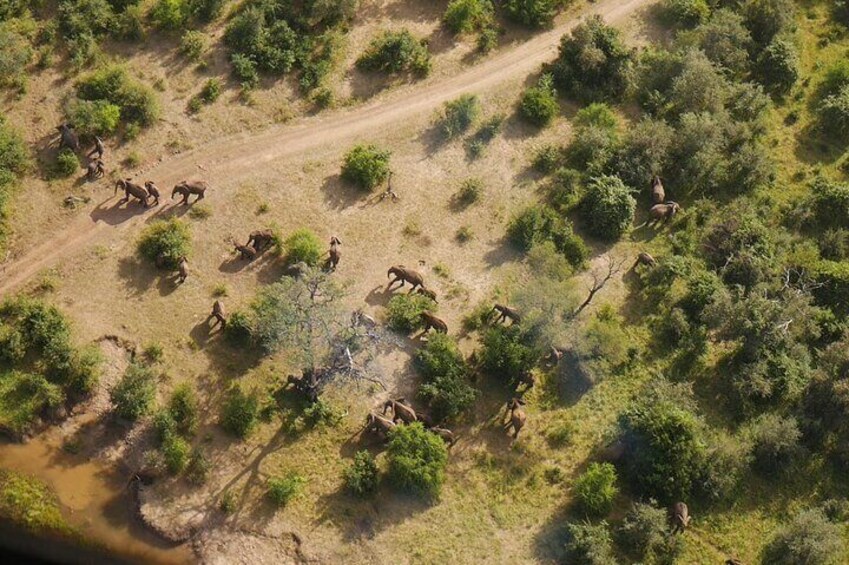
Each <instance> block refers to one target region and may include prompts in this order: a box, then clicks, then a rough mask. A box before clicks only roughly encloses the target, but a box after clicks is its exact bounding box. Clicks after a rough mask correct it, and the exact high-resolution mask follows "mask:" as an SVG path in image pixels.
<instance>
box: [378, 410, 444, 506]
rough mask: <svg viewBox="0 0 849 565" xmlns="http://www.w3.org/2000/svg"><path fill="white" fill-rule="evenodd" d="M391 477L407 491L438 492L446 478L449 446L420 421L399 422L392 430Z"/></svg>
mask: <svg viewBox="0 0 849 565" xmlns="http://www.w3.org/2000/svg"><path fill="white" fill-rule="evenodd" d="M387 458H388V462H389V468H388V477H389V480H390V481H392V483H394V484H395V485H396V486H397V487H399V488H401V489H402V490H405V491H410V492H414V493H417V494H422V495H427V496H430V497H437V496H439V491H440V490H441V489H442V483H443V482H444V481H445V466H446V465H447V464H448V449H447V448H446V447H445V442H444V441H443V440H442V438H440V437H439V436H438V435H436V434H434V433H432V432H429V431H428V430H426V429H424V427H423V426H422V425H421V423H420V422H414V423H412V424H409V425H406V426H396V427H395V428H393V429H392V431H390V432H389V447H388V449H387Z"/></svg>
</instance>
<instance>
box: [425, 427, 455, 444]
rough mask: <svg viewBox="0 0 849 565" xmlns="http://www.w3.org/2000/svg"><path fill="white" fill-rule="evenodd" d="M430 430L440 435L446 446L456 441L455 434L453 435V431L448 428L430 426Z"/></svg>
mask: <svg viewBox="0 0 849 565" xmlns="http://www.w3.org/2000/svg"><path fill="white" fill-rule="evenodd" d="M430 431H432V432H433V433H435V434H436V435H438V436H439V437H441V438H442V440H443V441H444V442H445V443H447V444H448V447H452V446H453V445H454V444H455V443H457V436H455V435H454V432H452V431H451V430H449V429H448V428H438V427H435V426H434V427H432V428H430Z"/></svg>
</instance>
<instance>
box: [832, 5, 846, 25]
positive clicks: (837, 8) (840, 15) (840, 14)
mask: <svg viewBox="0 0 849 565" xmlns="http://www.w3.org/2000/svg"><path fill="white" fill-rule="evenodd" d="M833 13H834V18H835V19H836V20H837V21H839V22H841V23H842V24H843V25H849V1H847V0H835V2H834V8H833Z"/></svg>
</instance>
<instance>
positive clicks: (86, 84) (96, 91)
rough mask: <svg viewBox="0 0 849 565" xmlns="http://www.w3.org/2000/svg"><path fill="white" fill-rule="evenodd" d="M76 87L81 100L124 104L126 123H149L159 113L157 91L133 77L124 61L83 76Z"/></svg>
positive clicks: (147, 124) (119, 105)
mask: <svg viewBox="0 0 849 565" xmlns="http://www.w3.org/2000/svg"><path fill="white" fill-rule="evenodd" d="M76 89H77V98H79V99H80V100H88V101H98V100H100V101H103V102H107V103H109V104H112V105H114V106H117V107H118V108H120V109H121V121H122V122H123V123H124V124H125V125H128V126H129V125H134V124H135V125H138V126H140V127H143V126H149V125H152V124H153V122H155V121H156V119H157V118H158V117H159V112H160V108H159V103H158V102H157V100H156V96H155V95H154V93H153V91H152V90H150V88H148V87H147V86H145V85H144V84H142V83H140V82H138V81H135V80H133V79H132V78H130V76H129V74H128V73H127V71H126V69H125V68H124V67H122V66H120V65H110V66H107V67H104V68H102V69H100V70H98V71H95V72H93V73H91V74H89V75H87V76H85V77H83V78H82V79H80V80H79V81H78V82H77V84H76Z"/></svg>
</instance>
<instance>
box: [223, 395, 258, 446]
mask: <svg viewBox="0 0 849 565" xmlns="http://www.w3.org/2000/svg"><path fill="white" fill-rule="evenodd" d="M258 420H259V397H258V396H257V394H256V393H255V392H253V391H251V392H243V391H242V389H241V387H239V386H238V385H236V386H234V387H233V388H232V389H231V390H230V392H229V394H228V395H227V398H226V399H225V400H224V406H223V408H222V411H221V426H222V427H223V428H224V429H225V430H227V431H228V432H230V433H231V434H233V435H235V436H236V437H239V438H243V439H244V438H246V437H248V435H249V434H250V433H251V431H253V429H254V428H255V427H256V425H257V422H258Z"/></svg>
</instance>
